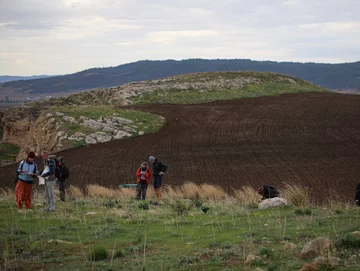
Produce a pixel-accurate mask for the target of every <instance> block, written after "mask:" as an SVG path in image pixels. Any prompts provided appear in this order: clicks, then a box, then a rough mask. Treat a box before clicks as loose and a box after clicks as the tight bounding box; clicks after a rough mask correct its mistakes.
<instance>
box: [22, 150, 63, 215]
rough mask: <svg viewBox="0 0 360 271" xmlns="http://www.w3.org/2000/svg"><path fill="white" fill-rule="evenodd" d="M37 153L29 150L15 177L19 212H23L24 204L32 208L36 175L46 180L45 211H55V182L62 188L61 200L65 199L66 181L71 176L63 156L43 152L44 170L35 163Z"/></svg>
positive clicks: (27, 207) (29, 208)
mask: <svg viewBox="0 0 360 271" xmlns="http://www.w3.org/2000/svg"><path fill="white" fill-rule="evenodd" d="M35 158H36V155H35V153H34V152H29V154H28V156H27V158H26V159H25V160H22V161H21V162H20V163H19V166H18V169H17V171H16V178H15V183H16V186H15V198H16V204H17V207H18V209H19V212H22V210H23V205H24V203H25V207H26V209H27V210H31V204H32V186H33V184H34V180H35V178H36V177H39V179H40V178H43V180H44V183H43V184H44V195H45V209H44V210H45V211H47V212H54V211H55V208H56V206H55V202H56V201H55V193H54V191H55V184H56V182H58V184H59V190H60V200H61V201H65V181H66V179H67V178H68V177H69V170H68V168H67V167H66V166H65V164H64V162H63V157H61V156H60V157H58V158H56V156H55V155H49V154H48V153H47V152H43V154H42V160H43V163H44V166H43V170H41V171H39V170H37V165H36V163H35Z"/></svg>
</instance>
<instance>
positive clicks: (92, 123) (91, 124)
mask: <svg viewBox="0 0 360 271" xmlns="http://www.w3.org/2000/svg"><path fill="white" fill-rule="evenodd" d="M80 125H82V126H85V127H88V128H90V129H94V130H102V129H103V128H104V126H105V124H104V123H101V122H98V121H96V120H92V119H88V120H84V122H83V123H81V124H80Z"/></svg>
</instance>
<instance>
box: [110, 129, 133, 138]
mask: <svg viewBox="0 0 360 271" xmlns="http://www.w3.org/2000/svg"><path fill="white" fill-rule="evenodd" d="M129 136H131V134H129V133H127V132H125V131H119V132H117V134H116V136H114V138H115V139H121V138H123V137H129Z"/></svg>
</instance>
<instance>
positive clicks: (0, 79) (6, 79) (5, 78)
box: [0, 75, 51, 83]
mask: <svg viewBox="0 0 360 271" xmlns="http://www.w3.org/2000/svg"><path fill="white" fill-rule="evenodd" d="M46 77H51V76H50V75H34V76H10V75H0V83H5V82H11V81H18V80H32V79H41V78H46Z"/></svg>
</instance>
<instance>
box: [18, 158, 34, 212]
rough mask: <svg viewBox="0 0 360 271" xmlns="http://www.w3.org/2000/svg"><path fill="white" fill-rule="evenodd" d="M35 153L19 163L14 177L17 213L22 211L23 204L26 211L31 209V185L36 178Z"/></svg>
mask: <svg viewBox="0 0 360 271" xmlns="http://www.w3.org/2000/svg"><path fill="white" fill-rule="evenodd" d="M34 159H35V153H34V152H29V154H28V156H27V158H26V159H25V160H22V161H21V162H20V163H19V166H18V169H17V171H16V172H17V174H16V175H17V176H16V181H17V182H16V187H15V197H16V205H17V206H18V208H19V212H21V211H22V208H23V203H25V206H26V209H28V210H30V209H31V200H32V185H33V183H34V178H35V177H36V164H35V163H34Z"/></svg>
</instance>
